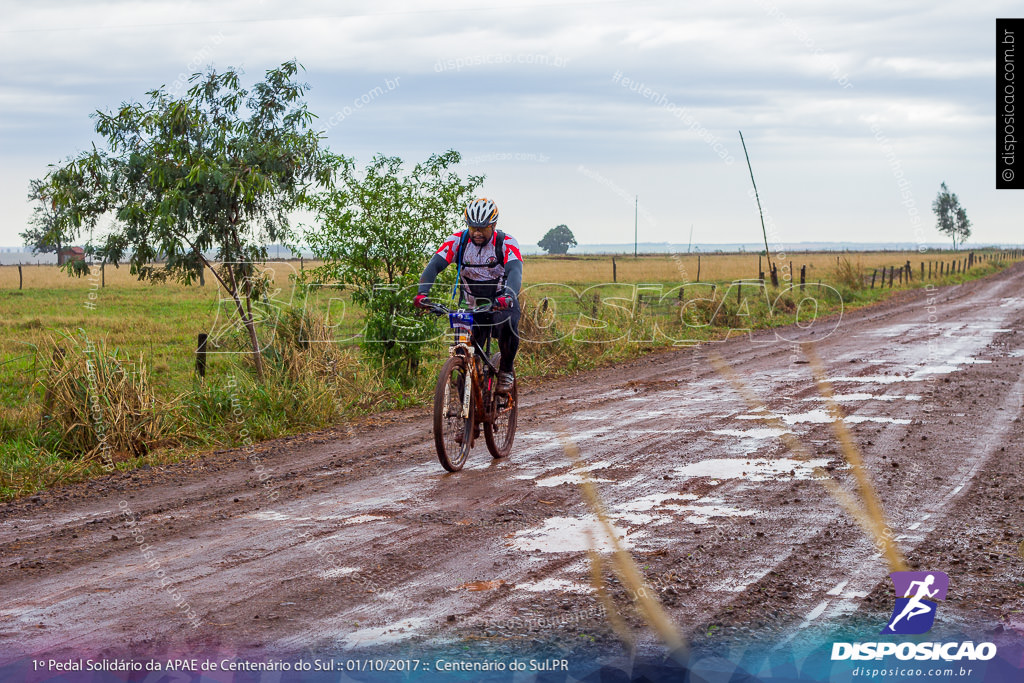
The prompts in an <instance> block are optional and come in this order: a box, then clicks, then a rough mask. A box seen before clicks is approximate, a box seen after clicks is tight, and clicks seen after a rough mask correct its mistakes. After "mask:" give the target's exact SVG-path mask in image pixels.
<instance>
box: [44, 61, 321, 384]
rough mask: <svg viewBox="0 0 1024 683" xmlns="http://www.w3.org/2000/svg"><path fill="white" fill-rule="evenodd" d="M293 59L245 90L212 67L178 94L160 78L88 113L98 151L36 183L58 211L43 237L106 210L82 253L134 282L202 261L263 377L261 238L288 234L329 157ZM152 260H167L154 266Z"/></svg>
mask: <svg viewBox="0 0 1024 683" xmlns="http://www.w3.org/2000/svg"><path fill="white" fill-rule="evenodd" d="M299 68H301V67H300V65H299V64H298V63H297V62H295V61H290V62H285V63H284V64H282V65H281V66H280V67H278V68H276V69H271V70H269V71H267V73H266V80H265V81H263V82H262V83H257V84H256V85H255V86H253V88H252V90H251V91H247V90H245V89H244V88H242V87H241V86H240V85H239V76H240V73H239V72H238V71H236V70H234V69H228V70H227V71H225V72H224V73H221V74H218V73H216V72H215V71H213V70H210V71H209V73H207V74H205V75H204V74H201V73H197V74H194V75H193V76H192V78H191V79H190V82H191V83H193V84H194V85H193V86H192V87H191V88H190V89H189V90H188V92H187V93H186V94H185V95H184V96H183V97H182V98H180V99H176V98H175V97H173V96H172V95H171V94H169V93H167V92H166V91H165V90H164V89H163V87H161V88H159V89H157V90H153V91H151V92H149V93H147V94H148V95H149V102H148V103H147V104H145V105H143V104H124V105H122V106H121V108H120V109H119V110H118V111H117V112H116V113H106V112H102V111H98V112H96V113H95V114H94V117H95V118H96V121H97V122H96V131H97V132H98V133H100V134H101V135H103V136H104V137H105V138H106V139H107V148H106V149H97V148H96V147H94V148H93V150H92V151H90V152H86V153H83V154H81V155H80V156H78V157H76V158H73V159H71V160H69V161H68V162H67V163H66V164H64V165H63V166H60V167H57V168H55V169H54V170H53V171H51V172H50V174H49V175H48V176H47V178H46V187H45V188H44V189H43V194H44V195H45V196H46V197H48V198H49V199H50V201H51V202H52V203H53V206H54V207H55V210H56V212H57V216H58V220H57V221H56V222H55V225H54V226H52V227H51V228H50V229H49V230H48V232H47V237H46V239H47V242H48V243H60V242H64V243H67V242H68V241H69V240H68V236H75V235H77V234H79V233H80V232H82V231H85V230H88V231H89V232H90V234H91V231H92V228H94V227H95V226H96V225H97V224H98V222H99V221H100V220H101V219H102V218H104V217H107V218H110V217H112V218H113V219H114V220H113V224H112V225H111V226H110V227H109V228H107V229H106V230H105V234H104V235H103V236H102V237H101V238H100V239H99V240H98V242H95V243H94V242H93V241H92V240H91V239H90V241H89V243H88V244H87V245H86V253H89V254H90V255H93V256H98V257H100V258H101V259H102V260H103V262H109V263H115V264H116V263H118V262H120V261H122V260H125V259H127V260H128V262H129V263H130V266H131V272H132V273H133V274H135V275H137V276H138V277H139V279H163V278H166V277H168V276H174V277H176V278H178V279H179V280H180V281H182V282H185V283H186V284H188V283H191V282H192V281H193V280H194V279H195V278H197V277H198V276H199V275H200V274H201V272H202V270H203V269H204V268H209V269H210V270H211V272H212V273H213V275H214V276H215V277H216V278H217V280H218V282H219V283H220V285H221V286H222V287H223V288H224V289H225V290H226V291H227V293H228V295H229V296H230V297H231V300H232V301H233V303H234V309H235V312H236V313H237V315H238V319H239V321H240V323H241V325H242V327H243V328H244V329H245V331H246V332H247V333H248V337H249V343H250V345H251V347H252V355H253V361H254V364H255V367H256V372H257V374H258V375H259V376H260V377H261V378H262V376H263V363H262V358H261V356H260V346H259V342H258V340H257V337H256V325H255V321H256V314H255V313H254V311H253V303H254V300H255V301H257V302H258V299H259V296H260V295H261V293H262V289H261V284H260V283H261V280H260V277H259V275H258V273H257V272H256V269H255V264H256V263H259V262H261V261H265V260H266V258H267V252H266V246H265V245H266V244H268V243H273V242H282V243H287V241H288V240H289V239H290V230H289V223H288V213H289V212H290V211H292V210H293V209H295V208H296V207H298V206H300V205H302V204H303V203H304V200H305V199H306V198H307V193H308V192H310V191H311V188H313V187H316V186H324V185H329V183H330V181H331V179H332V170H333V168H334V166H335V165H336V164H337V163H338V160H337V158H336V157H334V156H332V155H331V154H330V153H329V152H327V151H326V150H325V149H322V148H321V146H320V134H319V133H318V132H317V131H315V130H313V129H312V128H311V127H310V126H311V123H312V121H313V119H314V118H315V117H314V116H313V114H311V113H310V112H309V111H308V110H307V108H306V105H305V103H304V102H303V99H302V98H303V95H304V93H305V91H306V89H307V88H308V87H309V86H308V85H305V84H300V83H297V82H296V81H295V80H294V77H295V75H296V74H297V72H298V70H299ZM211 251H212V252H213V253H214V254H215V255H214V256H213V258H208V256H207V254H208V253H209V252H211ZM157 260H166V266H165V267H164V268H156V267H154V266H153V265H152V264H153V262H154V261H157ZM214 262H219V263H220V264H221V265H220V266H219V267H215V266H214Z"/></svg>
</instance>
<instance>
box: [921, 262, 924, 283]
mask: <svg viewBox="0 0 1024 683" xmlns="http://www.w3.org/2000/svg"><path fill="white" fill-rule="evenodd" d="M921 281H922V282H923V281H924V261H921Z"/></svg>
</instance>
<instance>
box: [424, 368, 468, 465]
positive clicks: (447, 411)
mask: <svg viewBox="0 0 1024 683" xmlns="http://www.w3.org/2000/svg"><path fill="white" fill-rule="evenodd" d="M467 382H472V378H471V376H470V375H469V372H468V367H467V365H466V361H465V359H464V358H461V357H459V356H452V357H451V358H449V359H448V361H447V362H446V363H445V364H444V367H442V368H441V374H440V376H439V377H438V378H437V389H436V390H435V391H434V445H435V446H436V447H437V458H438V460H440V461H441V466H442V467H444V468H445V469H446V470H448V471H449V472H458V471H459V470H461V469H462V466H463V465H464V464H465V463H466V457H467V456H468V455H469V449H470V446H471V445H472V442H473V420H474V417H475V416H474V415H473V412H474V406H473V392H472V387H471V388H470V389H471V390H470V392H469V410H466V405H465V404H464V403H463V398H464V397H465V388H466V383H467ZM467 414H468V417H463V416H464V415H467Z"/></svg>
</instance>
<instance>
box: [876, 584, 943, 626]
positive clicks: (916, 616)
mask: <svg viewBox="0 0 1024 683" xmlns="http://www.w3.org/2000/svg"><path fill="white" fill-rule="evenodd" d="M889 576H890V577H891V578H892V583H893V586H895V588H896V606H895V607H893V609H892V618H891V619H890V620H889V624H888V625H887V626H886V627H885V628H884V629H882V633H883V634H891V633H899V634H902V635H916V634H920V633H927V632H928V630H929V629H931V627H932V624H933V623H934V622H935V610H936V607H937V606H938V603H937V602H936V601H937V600H945V599H946V591H947V590H948V589H949V577H948V576H946V574H945V573H943V572H893V573H892V574H889Z"/></svg>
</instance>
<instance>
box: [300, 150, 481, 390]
mask: <svg viewBox="0 0 1024 683" xmlns="http://www.w3.org/2000/svg"><path fill="white" fill-rule="evenodd" d="M460 159H461V157H460V155H459V153H458V152H456V151H454V150H449V151H447V152H445V153H444V154H440V155H436V154H435V155H433V156H431V157H430V158H429V159H428V160H427V161H425V162H423V163H419V164H416V166H415V167H414V168H413V169H412V171H411V172H408V173H404V172H403V171H402V165H403V162H402V160H401V159H400V158H398V157H386V156H382V155H378V156H375V157H374V158H373V160H372V161H371V162H370V164H369V166H367V167H366V169H365V170H364V171H363V172H362V173H361V174H360V173H358V172H357V171H356V168H355V165H354V164H353V163H351V162H348V161H346V162H345V163H344V164H342V165H341V166H340V167H339V177H338V180H337V183H336V185H337V187H336V189H335V190H334V191H332V192H328V193H324V194H322V195H320V196H318V197H316V198H314V199H313V200H312V202H311V203H312V206H313V208H314V209H315V210H316V212H317V218H318V221H317V223H318V225H317V226H315V227H310V228H307V229H306V241H307V244H308V245H309V248H310V249H311V250H312V251H313V253H314V254H315V255H316V257H317V258H318V259H322V260H323V261H324V265H323V266H321V267H320V268H318V269H316V271H315V273H314V277H316V278H317V279H319V280H321V281H331V280H333V281H336V282H338V283H339V284H340V286H341V287H342V288H347V289H350V290H351V291H352V299H353V301H354V302H355V303H356V304H358V305H360V306H362V307H363V308H364V309H365V310H366V313H367V316H366V328H365V332H366V333H365V336H364V343H363V348H364V350H365V351H366V352H368V353H369V354H371V355H373V356H376V357H378V358H381V359H383V360H384V361H385V363H386V365H387V366H388V367H389V368H390V369H391V370H392V371H397V374H399V375H402V374H404V373H406V372H408V373H411V372H413V371H415V369H416V367H417V366H418V363H419V358H420V353H421V348H422V343H421V342H423V341H426V340H427V339H429V337H430V334H431V332H432V331H433V329H434V325H433V321H432V320H430V319H426V318H423V317H421V316H415V315H414V309H413V307H412V303H411V300H412V297H413V295H414V294H415V288H416V285H417V283H418V282H419V275H420V273H421V272H422V271H423V267H424V266H425V265H426V262H427V261H428V260H429V259H430V257H431V255H432V254H433V252H434V249H436V248H437V247H438V246H439V245H440V244H441V242H443V241H444V239H445V238H446V237H448V236H449V235H451V234H452V233H454V232H456V231H457V230H459V229H460V228H461V227H462V226H463V223H462V220H461V218H462V212H463V208H464V206H465V205H466V202H467V201H469V199H470V198H471V196H472V194H473V192H474V190H475V189H476V188H477V187H479V185H480V184H481V183H482V182H483V176H473V175H471V176H468V177H467V178H466V179H465V180H463V179H462V178H461V177H459V175H458V174H456V173H454V172H453V171H451V170H450V168H451V167H452V166H454V165H455V164H458V163H459V161H460Z"/></svg>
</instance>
